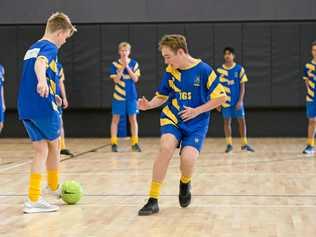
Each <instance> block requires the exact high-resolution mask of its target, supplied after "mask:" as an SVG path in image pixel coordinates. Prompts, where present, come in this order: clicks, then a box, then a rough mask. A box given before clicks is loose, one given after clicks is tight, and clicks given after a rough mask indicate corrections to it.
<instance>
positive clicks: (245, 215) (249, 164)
mask: <svg viewBox="0 0 316 237" xmlns="http://www.w3.org/2000/svg"><path fill="white" fill-rule="evenodd" d="M66 142H67V144H68V147H69V148H70V149H71V150H72V151H74V152H75V154H76V157H74V158H72V159H68V160H63V161H62V163H61V178H62V180H76V181H78V182H80V183H81V184H82V186H83V188H84V193H85V196H84V197H83V198H82V200H81V201H80V203H79V204H77V205H74V206H67V205H64V204H63V203H62V201H59V200H56V199H54V198H53V197H49V196H48V197H47V199H48V200H49V201H52V202H53V203H57V204H58V205H60V206H61V209H60V211H59V212H56V213H49V214H30V215H24V214H23V213H22V207H23V201H24V199H25V197H26V191H27V184H28V176H29V166H30V160H31V158H32V154H33V152H32V150H31V147H30V145H29V141H28V140H26V139H0V236H19V237H28V236H32V237H36V236H45V237H57V236H76V237H78V236H118V237H122V236H132V237H138V236H146V237H148V236H168V237H172V236H183V237H186V236H198V237H200V236H214V237H222V236H223V237H239V236H240V237H246V236H249V237H257V236H262V237H279V236H284V237H294V236H295V237H315V236H316V159H315V157H313V156H311V157H306V156H304V155H302V154H301V151H302V149H303V147H304V143H305V139H296V138H295V139H294V138H293V139H288V138H287V139H281V138H280V139H270V138H264V139H263V138H260V139H250V142H251V144H252V145H253V146H254V148H255V149H256V153H253V154H250V153H243V152H240V151H239V149H240V145H239V139H235V140H234V145H235V146H234V148H235V152H234V153H233V154H230V155H225V154H224V153H223V150H224V149H225V144H224V140H223V139H207V141H206V143H205V145H204V149H203V151H202V153H201V156H200V158H199V160H198V162H197V166H196V171H195V175H194V177H193V180H192V183H193V190H192V191H193V200H192V204H191V206H190V207H189V208H187V209H181V208H180V207H179V205H178V197H177V193H178V179H179V159H178V156H177V154H176V155H175V157H174V159H173V160H172V162H171V163H170V167H169V171H168V174H167V179H166V181H165V184H164V186H163V188H162V193H161V194H162V195H161V200H160V209H161V211H160V213H159V214H158V215H154V216H150V217H139V216H137V211H138V209H139V208H141V207H142V205H144V203H145V200H146V199H147V192H148V187H149V182H150V179H151V171H152V164H153V159H154V158H155V157H156V155H157V153H158V150H159V139H157V138H146V139H141V145H142V148H143V150H144V151H143V152H142V153H131V152H129V141H122V142H121V147H122V152H120V153H117V154H115V153H111V152H109V150H110V147H109V146H108V145H105V144H106V143H107V142H108V141H105V140H104V139H68V140H67V141H66ZM63 158H64V159H65V158H66V157H63ZM45 183H46V182H44V185H46V184H45Z"/></svg>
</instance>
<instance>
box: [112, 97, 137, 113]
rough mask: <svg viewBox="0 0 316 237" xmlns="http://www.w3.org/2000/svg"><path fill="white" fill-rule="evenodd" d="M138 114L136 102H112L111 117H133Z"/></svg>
mask: <svg viewBox="0 0 316 237" xmlns="http://www.w3.org/2000/svg"><path fill="white" fill-rule="evenodd" d="M138 112H139V111H138V108H137V100H123V101H118V100H112V114H113V115H134V114H138Z"/></svg>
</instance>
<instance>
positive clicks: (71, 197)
mask: <svg viewBox="0 0 316 237" xmlns="http://www.w3.org/2000/svg"><path fill="white" fill-rule="evenodd" d="M82 195H83V191H82V187H81V185H80V184H79V183H78V182H76V181H73V180H71V181H65V182H64V183H63V184H62V186H61V199H62V200H63V201H64V202H65V203H67V204H69V205H73V204H76V203H77V202H79V200H80V199H81V197H82Z"/></svg>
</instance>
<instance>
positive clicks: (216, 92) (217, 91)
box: [211, 84, 227, 99]
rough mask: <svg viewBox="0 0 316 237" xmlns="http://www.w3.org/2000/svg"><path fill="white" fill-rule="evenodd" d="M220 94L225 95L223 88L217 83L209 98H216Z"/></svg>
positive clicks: (220, 95)
mask: <svg viewBox="0 0 316 237" xmlns="http://www.w3.org/2000/svg"><path fill="white" fill-rule="evenodd" d="M222 96H226V93H225V89H224V87H223V86H222V85H221V84H218V85H217V86H216V87H215V89H214V90H213V92H212V93H211V99H216V98H219V97H222ZM226 97H227V96H226Z"/></svg>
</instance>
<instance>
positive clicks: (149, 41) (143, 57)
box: [129, 25, 158, 98]
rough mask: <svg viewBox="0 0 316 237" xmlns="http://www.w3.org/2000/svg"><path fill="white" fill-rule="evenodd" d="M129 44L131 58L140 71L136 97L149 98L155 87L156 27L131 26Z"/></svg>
mask: <svg viewBox="0 0 316 237" xmlns="http://www.w3.org/2000/svg"><path fill="white" fill-rule="evenodd" d="M129 42H130V43H131V45H132V57H134V58H135V59H136V60H137V61H138V63H139V66H140V70H141V77H140V80H139V83H138V84H137V89H138V96H139V97H140V96H146V97H147V98H151V97H152V96H153V95H154V91H155V90H156V87H157V54H158V44H157V26H156V25H131V26H130V27H129Z"/></svg>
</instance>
